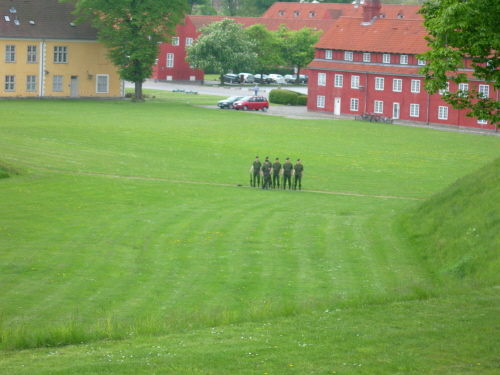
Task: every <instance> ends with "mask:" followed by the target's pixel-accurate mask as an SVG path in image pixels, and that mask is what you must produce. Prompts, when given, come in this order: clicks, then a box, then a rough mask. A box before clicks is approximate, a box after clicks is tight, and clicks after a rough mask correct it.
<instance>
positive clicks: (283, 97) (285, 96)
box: [269, 89, 307, 105]
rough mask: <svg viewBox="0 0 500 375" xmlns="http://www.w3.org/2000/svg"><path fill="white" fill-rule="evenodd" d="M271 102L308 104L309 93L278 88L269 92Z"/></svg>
mask: <svg viewBox="0 0 500 375" xmlns="http://www.w3.org/2000/svg"><path fill="white" fill-rule="evenodd" d="M269 102H270V103H275V104H290V105H307V95H306V94H302V93H300V92H296V91H292V90H286V89H276V90H271V92H270V93H269Z"/></svg>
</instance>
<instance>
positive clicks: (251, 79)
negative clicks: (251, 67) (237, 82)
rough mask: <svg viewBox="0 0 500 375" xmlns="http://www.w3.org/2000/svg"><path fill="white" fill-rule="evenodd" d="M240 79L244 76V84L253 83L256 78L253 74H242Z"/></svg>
mask: <svg viewBox="0 0 500 375" xmlns="http://www.w3.org/2000/svg"><path fill="white" fill-rule="evenodd" d="M238 76H239V77H241V76H243V83H253V82H254V77H253V74H252V73H240V74H238Z"/></svg>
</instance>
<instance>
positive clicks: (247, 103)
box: [233, 96, 269, 112]
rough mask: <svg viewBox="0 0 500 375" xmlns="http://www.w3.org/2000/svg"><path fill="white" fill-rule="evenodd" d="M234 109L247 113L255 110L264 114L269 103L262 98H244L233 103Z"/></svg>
mask: <svg viewBox="0 0 500 375" xmlns="http://www.w3.org/2000/svg"><path fill="white" fill-rule="evenodd" d="M233 106H234V108H236V109H242V110H244V111H247V110H249V109H255V110H256V111H258V110H259V109H262V110H263V111H264V112H266V111H267V109H268V108H269V102H268V101H267V99H266V98H265V97H263V96H245V97H244V98H242V99H240V100H238V101H236V102H234V103H233Z"/></svg>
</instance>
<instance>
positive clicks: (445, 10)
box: [419, 0, 500, 126]
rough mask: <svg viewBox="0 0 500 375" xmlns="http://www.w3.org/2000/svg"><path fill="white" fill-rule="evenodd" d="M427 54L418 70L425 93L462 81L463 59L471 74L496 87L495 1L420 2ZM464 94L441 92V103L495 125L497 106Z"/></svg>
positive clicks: (498, 8)
mask: <svg viewBox="0 0 500 375" xmlns="http://www.w3.org/2000/svg"><path fill="white" fill-rule="evenodd" d="M420 12H421V13H422V15H423V16H424V18H425V21H424V25H425V26H426V28H427V31H428V33H429V35H428V36H427V37H426V39H427V41H428V45H429V47H430V50H429V51H428V52H426V53H424V54H421V55H420V56H419V58H420V59H423V60H427V61H428V64H427V65H426V66H425V67H423V68H422V69H421V73H422V74H424V75H425V88H426V90H427V91H428V92H429V93H431V94H432V93H436V92H437V91H438V90H440V89H446V87H447V82H448V80H451V81H453V82H455V83H457V84H460V83H466V82H467V81H468V78H469V77H467V74H466V72H465V71H464V70H463V69H464V68H465V65H464V60H466V61H468V62H469V63H470V66H471V67H472V75H473V76H474V77H475V78H477V79H479V80H482V81H485V82H488V83H491V84H492V85H493V87H494V88H495V89H497V90H498V89H499V88H500V70H499V69H498V68H499V66H500V2H499V1H498V0H481V1H463V0H441V1H440V2H437V3H426V4H425V5H424V6H423V7H422V9H421V10H420ZM469 87H471V88H470V90H458V91H457V92H449V91H448V92H446V93H445V95H443V99H444V100H445V101H446V102H447V103H449V104H450V105H452V106H453V108H456V109H468V110H469V112H468V113H467V114H466V116H469V117H477V118H478V119H482V120H489V121H491V123H492V124H496V125H497V126H498V123H499V122H500V112H499V109H500V102H499V101H498V100H495V99H493V98H489V97H485V96H483V94H482V93H481V92H478V90H477V88H476V84H471V85H469Z"/></svg>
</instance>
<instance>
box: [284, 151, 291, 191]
mask: <svg viewBox="0 0 500 375" xmlns="http://www.w3.org/2000/svg"><path fill="white" fill-rule="evenodd" d="M292 170H293V165H292V163H290V158H286V162H285V164H283V189H286V182H287V181H288V189H291V188H292Z"/></svg>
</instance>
